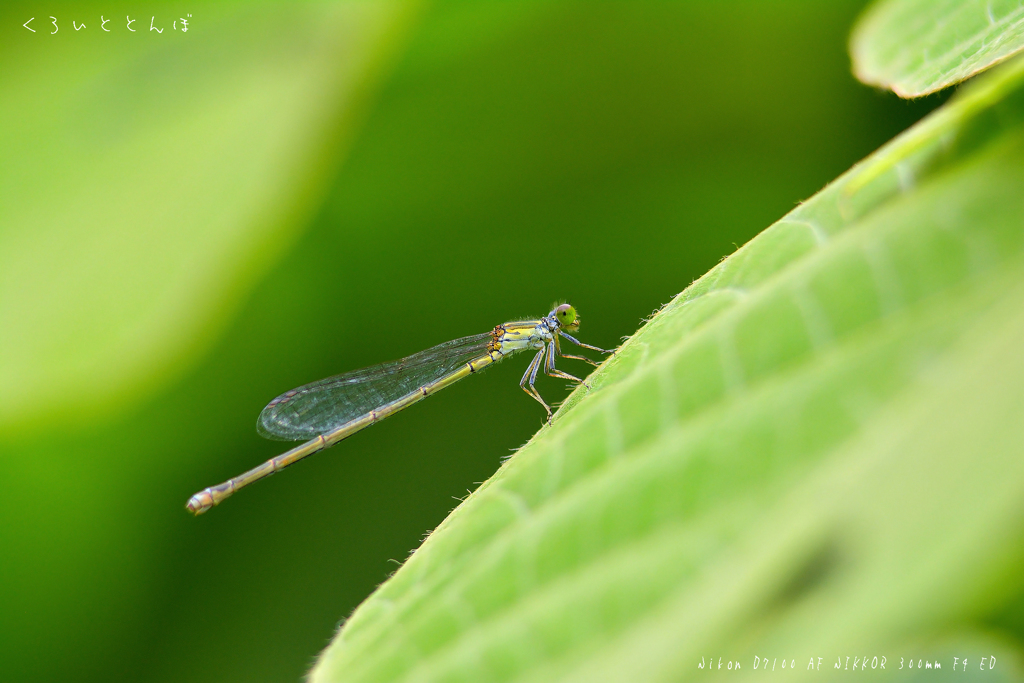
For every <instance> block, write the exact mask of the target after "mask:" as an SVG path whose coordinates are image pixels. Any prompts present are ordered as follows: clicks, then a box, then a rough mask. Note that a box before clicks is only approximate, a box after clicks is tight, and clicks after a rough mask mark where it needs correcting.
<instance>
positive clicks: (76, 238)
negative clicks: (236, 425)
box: [0, 2, 408, 433]
mask: <svg viewBox="0 0 1024 683" xmlns="http://www.w3.org/2000/svg"><path fill="white" fill-rule="evenodd" d="M406 6H407V5H403V4H399V3H390V2H378V3H363V2H345V3H326V2H317V3H302V4H300V5H295V4H293V3H278V4H277V5H269V6H268V5H265V4H261V5H260V6H259V7H252V6H247V5H240V4H231V5H219V6H213V5H209V6H207V7H204V9H205V10H206V11H205V12H203V13H200V14H197V15H196V16H194V17H192V18H191V20H190V22H191V28H190V30H189V31H188V32H187V34H186V33H183V32H182V31H180V30H177V29H175V28H174V27H175V26H177V28H181V23H180V21H179V22H178V23H177V24H172V23H171V22H172V19H173V18H172V17H170V15H165V16H164V17H154V18H153V21H154V23H155V25H156V26H157V27H159V26H161V25H163V24H166V26H164V28H163V33H156V32H153V31H150V30H149V24H150V23H151V22H150V18H149V17H146V18H145V19H142V18H139V19H137V20H136V24H135V28H136V32H135V33H130V32H128V30H127V29H126V28H125V25H124V21H123V20H121V19H118V20H117V21H116V22H114V20H111V22H114V23H111V24H109V25H108V26H106V27H105V28H106V30H107V31H109V33H104V32H102V31H101V30H100V29H101V27H100V24H99V21H98V20H97V21H96V23H95V24H94V25H92V26H87V28H86V30H83V31H82V32H81V33H76V32H75V31H74V30H72V28H71V25H70V24H71V16H69V13H65V14H62V16H61V18H60V20H59V22H60V23H58V27H59V29H58V32H57V33H56V34H53V35H50V34H49V32H48V31H45V30H43V29H44V28H45V27H46V26H47V23H46V21H41V20H42V19H43V18H42V17H40V18H38V19H37V21H36V25H37V27H38V28H39V30H38V31H37V32H36V33H31V32H29V31H27V30H19V31H18V32H16V33H14V34H13V36H14V37H13V40H11V41H8V42H7V44H5V45H4V46H3V48H2V50H3V54H2V58H3V63H4V69H2V70H0V91H2V92H3V93H4V97H3V98H2V100H0V149H3V150H4V163H3V164H2V165H0V358H2V359H3V362H2V363H0V429H3V430H4V431H6V432H8V433H9V432H10V431H11V430H12V429H14V428H25V427H27V426H29V425H38V424H47V425H52V424H53V423H55V422H60V423H62V424H65V425H66V424H68V420H69V419H73V420H78V421H90V420H92V419H94V418H95V417H96V414H97V413H101V412H104V411H110V410H111V409H113V408H115V407H117V406H123V405H124V404H126V403H127V402H129V401H130V400H131V399H138V398H139V397H140V396H142V395H146V394H148V393H151V392H152V391H154V390H155V389H156V388H157V387H158V386H160V385H162V384H163V383H166V382H167V381H168V380H169V379H170V378H172V377H175V376H177V375H178V374H180V372H182V371H183V370H184V369H185V368H186V367H187V366H188V365H189V364H190V363H192V362H194V361H195V359H197V358H198V357H200V356H201V354H202V352H203V351H204V350H205V349H206V348H208V347H209V345H210V344H211V343H213V341H214V340H215V339H216V337H217V334H218V332H219V331H220V330H221V329H222V328H223V327H224V326H225V325H226V324H228V323H229V321H230V320H231V312H232V311H233V310H234V308H235V307H236V306H237V304H238V303H239V301H240V300H241V299H242V298H243V297H244V296H245V294H246V292H247V291H248V290H249V289H250V288H251V287H252V286H253V285H254V283H256V282H257V281H258V280H259V278H260V276H261V275H262V274H263V273H264V272H265V271H266V269H267V268H268V267H269V266H270V265H272V264H273V263H274V262H275V261H276V259H277V258H278V256H279V255H280V254H281V253H282V251H283V250H284V249H285V248H286V247H287V246H288V245H289V244H291V242H292V241H293V239H294V238H295V237H296V235H297V233H298V231H299V230H300V229H301V228H302V227H303V225H305V224H306V223H307V222H308V218H309V214H310V212H311V211H312V210H313V209H314V208H315V207H316V206H317V205H318V201H319V200H320V198H321V195H322V194H323V192H324V191H325V187H326V183H327V182H329V180H330V178H331V175H332V172H333V171H334V170H335V166H336V163H335V159H337V158H338V156H339V154H338V150H339V147H341V146H343V145H344V144H345V141H346V140H347V139H348V137H349V134H350V132H351V131H352V128H353V126H354V125H355V124H356V122H357V121H358V118H359V115H360V111H361V110H362V108H363V104H364V102H365V100H366V99H367V95H368V94H369V93H370V92H371V91H372V86H373V84H374V82H375V81H376V80H377V79H378V77H379V74H380V72H381V66H382V62H383V60H384V59H385V58H386V56H387V54H388V52H389V50H390V49H391V47H392V43H393V42H394V40H395V37H396V34H397V32H398V30H399V29H400V28H401V26H402V24H403V20H404V18H405V15H407V14H408V12H407V10H406V9H405V8H406ZM93 9H95V10H96V11H95V16H97V17H99V16H100V14H101V13H102V11H103V10H102V8H93ZM78 10H79V11H81V14H82V15H83V16H92V12H91V11H89V10H87V9H82V8H78ZM108 14H109V12H108ZM5 16H6V19H5V22H7V20H10V22H14V19H13V18H11V17H12V16H14V13H13V12H12V13H11V14H9V15H5ZM26 16H28V15H26ZM190 16H191V15H190ZM22 21H23V20H18V22H17V24H20V23H22ZM10 22H7V23H10ZM89 23H92V20H91V19H90V20H89ZM40 24H42V25H40ZM62 24H64V25H63V26H62ZM111 27H113V28H111ZM19 29H20V27H19Z"/></svg>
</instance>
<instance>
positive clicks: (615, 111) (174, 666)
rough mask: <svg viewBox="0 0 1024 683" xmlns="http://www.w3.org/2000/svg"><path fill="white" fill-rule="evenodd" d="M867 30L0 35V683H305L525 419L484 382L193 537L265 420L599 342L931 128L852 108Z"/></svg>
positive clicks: (252, 16) (283, 15)
mask: <svg viewBox="0 0 1024 683" xmlns="http://www.w3.org/2000/svg"><path fill="white" fill-rule="evenodd" d="M864 4H865V3H863V2H860V1H856V0H834V1H831V2H827V3H824V2H818V1H817V0H775V1H764V2H753V1H749V2H748V1H737V2H710V1H703V2H702V1H693V2H684V1H679V2H660V1H643V2H636V1H630V2H605V3H598V4H594V3H582V2H553V1H545V2H540V1H531V2H522V1H520V2H508V3H470V2H443V1H442V2H434V3H415V4H414V3H398V2H393V3H383V2H348V3H304V4H301V5H293V4H291V3H277V4H275V3H259V4H251V3H249V4H231V3H215V4H214V3H208V2H195V3H191V4H189V3H163V4H158V5H155V6H148V5H147V6H145V7H143V6H141V5H138V6H135V5H131V3H129V4H124V3H121V4H118V5H117V6H113V5H101V4H86V3H74V4H68V5H56V6H55V7H49V6H47V7H42V6H41V5H38V4H33V3H17V4H13V5H5V6H4V8H3V9H2V10H0V128H2V132H0V162H2V163H0V459H2V463H0V492H2V494H3V500H4V503H3V505H0V669H2V670H3V676H2V678H3V679H4V680H18V681H56V680H63V681H67V680H75V681H93V680H97V681H98V680H133V681H180V680H185V679H186V678H195V677H200V676H201V677H203V678H204V679H208V680H233V681H282V680H298V679H300V678H301V677H302V675H303V673H304V672H305V671H306V670H307V669H308V667H309V666H310V664H311V663H312V661H313V658H314V657H315V656H316V654H317V653H318V652H319V651H320V650H321V649H322V648H323V647H324V646H325V645H326V644H327V642H328V640H329V639H330V637H331V636H332V635H333V633H334V631H335V629H336V627H337V625H338V623H339V621H340V620H342V619H343V618H344V617H345V616H346V615H348V614H349V613H350V612H351V611H352V610H353V609H354V608H355V607H356V605H358V604H359V602H360V601H361V600H362V599H364V598H365V597H366V596H367V595H368V594H369V593H370V592H371V591H373V589H374V587H375V586H376V585H378V584H379V583H380V582H381V581H383V580H384V579H385V578H386V577H387V575H388V574H389V572H391V571H393V570H394V569H395V567H396V565H395V564H394V561H395V560H401V559H402V558H404V557H405V556H406V555H407V554H408V552H409V551H411V550H412V549H413V548H415V547H416V546H417V545H418V543H419V542H420V540H421V539H422V537H423V535H424V534H425V533H427V532H428V531H429V530H430V529H432V528H433V527H435V526H436V525H437V524H438V523H439V522H440V521H441V520H442V519H443V518H444V517H445V515H446V513H447V512H448V511H449V510H450V509H451V508H452V507H453V506H454V505H455V504H456V501H455V500H454V499H453V498H455V497H459V496H463V495H465V493H466V491H467V490H469V489H472V488H474V487H475V485H476V483H477V482H480V481H483V480H484V479H486V478H487V477H488V476H489V475H490V474H491V473H493V472H494V470H495V469H496V468H497V466H498V465H499V463H500V460H501V458H502V457H504V456H506V455H508V454H509V453H510V452H511V451H512V449H515V448H516V447H517V446H519V445H520V444H522V443H523V442H525V441H526V439H527V438H528V437H529V436H530V434H532V433H533V432H534V431H535V430H536V429H537V428H538V427H539V426H540V425H541V421H542V418H543V411H542V410H541V409H540V408H539V406H537V405H536V404H535V403H534V402H533V401H531V400H530V399H529V398H527V397H526V396H525V395H523V394H522V392H521V391H520V389H519V387H518V386H517V384H518V380H519V377H520V375H521V373H522V371H523V369H524V367H525V359H520V360H519V362H517V361H516V360H512V361H509V362H506V363H503V364H502V365H501V366H497V367H496V368H494V369H491V370H489V371H488V372H487V373H485V374H484V375H482V376H480V377H474V378H473V379H472V380H471V381H467V382H463V383H460V384H458V385H456V386H455V387H453V388H451V389H449V390H448V391H446V392H444V393H443V394H441V395H439V396H437V397H435V398H432V399H431V400H429V401H426V402H424V403H422V404H419V405H417V406H415V407H414V408H412V409H410V410H408V411H405V412H403V413H402V414H401V415H400V416H398V417H397V418H396V419H393V420H388V421H386V422H384V423H382V424H380V425H378V426H375V427H374V428H373V429H371V430H368V431H365V432H362V433H360V434H358V435H357V436H355V437H353V438H352V439H350V440H348V441H346V442H345V443H344V444H342V445H340V446H338V447H336V448H334V449H332V450H330V451H327V452H326V453H323V454H319V455H317V456H315V457H314V458H313V459H311V460H308V461H306V462H304V463H302V464H301V465H298V466H296V467H294V468H292V469H290V470H289V471H288V472H287V473H286V474H282V475H280V476H276V477H273V478H271V479H270V480H267V481H265V482H262V483H260V484H258V485H256V486H254V487H253V488H251V489H248V490H246V491H245V492H244V493H241V494H239V495H238V496H237V497H235V498H232V499H231V500H230V501H229V502H227V503H226V504H225V505H223V506H221V507H219V508H217V509H215V510H214V511H212V512H211V513H210V514H208V515H205V516H203V517H200V518H198V519H194V518H192V517H190V516H188V515H187V514H186V513H185V512H184V510H183V505H184V503H185V501H186V499H187V498H188V497H189V496H190V495H191V494H192V493H193V492H194V491H196V490H198V489H200V488H203V487H205V486H208V485H211V484H215V483H218V482H220V481H223V480H224V479H226V478H227V477H230V476H233V475H236V474H238V473H240V472H242V471H243V470H245V469H248V468H249V467H251V466H254V465H255V464H257V463H259V462H261V461H262V460H264V459H266V458H268V457H270V456H272V455H275V454H277V453H279V452H281V451H282V450H283V449H284V448H286V447H287V446H286V445H284V444H279V443H272V442H267V441H264V440H262V439H260V438H259V437H258V436H257V435H256V432H255V429H254V424H255V419H256V416H257V415H258V414H259V411H260V409H261V408H262V407H263V405H264V404H265V403H266V402H267V401H268V400H269V399H271V398H273V397H274V396H276V395H277V394H279V393H281V392H283V391H285V390H287V389H289V388H292V387H294V386H298V385H300V384H303V383H306V382H308V381H312V380H315V379H319V378H321V377H324V376H328V375H331V374H336V373H338V372H343V371H346V370H350V369H355V368H359V367H362V366H365V365H369V364H372V363H377V362H381V361H385V360H390V359H393V358H397V357H400V356H403V355H406V354H409V353H412V352H415V351H418V350H421V349H423V348H426V347H428V346H430V345H433V344H436V343H440V342H442V341H446V340H448V339H451V338H454V337H458V336H462V335H467V334H473V333H477V332H481V331H486V330H488V329H490V328H491V327H493V326H494V325H495V324H496V323H498V322H502V321H504V320H507V319H512V318H517V317H524V316H530V317H534V316H538V315H541V314H543V313H546V312H547V311H548V310H549V308H550V306H551V304H552V303H553V302H554V301H556V300H566V299H567V300H570V301H572V302H573V303H574V304H575V305H576V306H577V308H578V309H579V310H580V311H581V315H582V319H583V326H582V329H581V332H580V337H582V338H583V339H584V340H586V341H588V342H590V343H593V344H596V345H599V346H604V347H612V346H614V345H615V344H616V343H617V340H619V339H620V338H621V337H622V336H624V335H628V334H630V333H632V332H633V331H635V330H636V328H637V326H638V325H639V324H640V323H641V321H642V319H643V318H644V317H645V316H647V315H649V314H650V313H651V312H652V311H653V310H654V309H655V308H657V307H658V306H660V305H661V304H663V303H665V302H667V301H668V300H669V299H670V298H671V296H673V295H674V294H675V293H677V292H679V291H681V290H682V289H683V288H684V287H685V286H686V285H687V284H689V283H690V282H691V281H692V280H693V279H694V278H696V277H698V276H699V275H701V274H702V273H704V272H705V271H706V270H707V269H708V268H709V267H711V266H713V265H714V264H715V263H717V262H718V260H719V259H721V258H722V257H723V256H726V255H727V254H729V253H731V252H732V251H733V250H735V248H736V246H737V245H740V244H743V243H744V242H745V241H747V240H748V239H750V238H751V237H753V236H754V235H755V234H757V233H758V232H759V231H760V230H761V229H763V228H764V227H766V226H767V225H768V224H769V223H771V222H772V221H773V220H775V219H777V218H778V217H779V216H781V215H782V214H783V213H785V212H786V211H788V210H789V209H790V208H791V207H792V206H794V204H795V203H796V202H799V201H800V200H801V199H803V198H806V197H809V196H810V195H811V194H813V193H814V192H815V191H817V190H818V189H820V188H821V187H822V186H823V185H824V184H825V183H827V182H828V181H829V180H831V179H832V178H834V177H835V176H837V175H838V174H839V173H841V172H842V171H844V170H845V169H846V168H848V167H849V166H850V165H851V164H853V163H854V162H856V161H857V160H858V159H859V158H861V157H863V156H865V155H866V154H868V153H869V152H871V151H872V150H874V149H875V148H876V147H878V146H879V145H880V144H881V143H883V142H885V141H886V140H888V139H889V138H891V137H892V136H893V135H895V134H896V133H898V132H899V131H901V130H903V129H905V128H906V127H907V126H909V125H910V124H911V123H913V122H914V121H916V120H918V119H919V118H921V117H922V116H923V115H924V114H926V113H927V112H928V111H930V110H931V109H933V108H934V107H935V106H937V105H938V104H940V103H941V102H942V101H943V100H944V96H942V95H939V96H934V97H930V98H926V99H924V100H920V101H916V102H910V103H908V102H904V101H899V100H897V99H896V98H895V96H893V95H890V94H883V93H880V92H876V91H873V90H871V89H869V88H866V87H864V86H862V85H859V84H858V83H857V82H856V81H855V80H854V79H853V78H852V77H851V76H850V73H849V59H848V57H847V53H846V44H847V36H848V33H849V29H850V27H851V25H852V23H853V21H854V19H855V17H856V16H857V14H858V13H859V12H860V11H861V10H862V9H863V6H864ZM107 12H109V13H110V15H111V16H112V15H114V14H116V15H117V16H118V17H120V15H121V14H125V13H126V12H127V15H128V16H129V17H130V16H133V15H134V14H136V13H137V14H138V15H139V19H138V21H139V22H140V23H137V24H136V25H135V26H134V27H135V28H137V29H141V30H140V31H138V32H136V33H135V34H132V33H129V32H128V31H126V30H122V26H123V25H124V23H125V22H124V20H120V19H118V20H117V21H118V22H119V23H118V24H114V23H111V24H109V25H108V28H112V29H117V30H115V31H111V33H110V34H109V35H107V34H104V33H100V32H99V31H98V30H96V29H97V28H98V27H99V20H98V19H95V17H98V16H99V15H101V14H104V15H105V13H107ZM51 13H52V14H53V15H56V16H57V21H58V26H60V29H59V30H58V32H57V33H56V34H54V35H52V36H51V35H49V34H48V33H47V32H46V31H47V29H48V28H50V25H49V23H48V20H49V16H50V14H51ZM188 14H191V15H192V16H191V19H190V22H191V25H190V26H191V28H190V31H189V32H188V33H187V35H186V34H179V33H174V32H173V31H176V30H177V29H176V28H175V29H173V30H169V27H168V26H167V24H170V23H171V22H172V21H174V20H175V18H180V17H185V16H186V15H188ZM31 16H36V17H37V18H36V19H35V21H34V22H33V23H32V24H30V26H32V27H34V28H36V29H38V30H37V32H36V33H31V32H29V31H27V30H26V29H24V28H23V27H22V24H23V22H24V21H25V20H26V19H28V18H29V17H31ZM151 16H153V17H154V18H155V19H156V24H154V25H155V26H157V27H159V26H161V25H163V26H164V31H165V32H164V33H157V32H154V31H149V30H148V27H149V25H150V22H149V21H147V19H149V18H150V17H151ZM73 20H74V21H76V22H77V23H83V22H84V23H86V25H87V28H86V29H83V30H80V31H75V30H74V28H73V26H72V24H71V22H72V21H73ZM161 22H163V23H161ZM50 30H52V29H50ZM577 371H579V372H585V368H577ZM540 389H541V391H542V392H543V393H544V395H545V396H547V397H549V398H550V399H551V400H558V399H559V398H560V397H562V396H564V395H565V386H564V382H561V381H553V380H548V379H546V378H545V379H542V380H541V381H540Z"/></svg>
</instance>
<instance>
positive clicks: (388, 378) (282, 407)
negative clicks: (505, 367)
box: [256, 332, 491, 441]
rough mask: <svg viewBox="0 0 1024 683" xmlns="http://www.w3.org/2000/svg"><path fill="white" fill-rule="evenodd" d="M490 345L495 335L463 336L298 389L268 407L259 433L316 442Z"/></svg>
mask: <svg viewBox="0 0 1024 683" xmlns="http://www.w3.org/2000/svg"><path fill="white" fill-rule="evenodd" d="M490 341H491V333H490V332H487V333H485V334H477V335H473V336H472V337H463V338H461V339H455V340H452V341H450V342H445V343H444V344H438V345H437V346H434V347H432V348H429V349H427V350H426V351H420V352H419V353H414V354H413V355H411V356H407V357H406V358H403V359H401V360H396V361H391V362H390V363H381V364H380V365H373V366H371V367H368V368H363V369H362V370H355V371H353V372H346V373H344V374H341V375H335V376H334V377H328V378H327V379H322V380H320V381H318V382H313V383H311V384H306V385H304V386H301V387H299V388H298V389H292V390H291V391H287V392H285V393H283V394H281V395H280V396H278V397H277V398H275V399H274V400H273V401H271V402H270V403H268V404H267V407H266V408H264V409H263V412H261V413H260V417H259V420H257V421H256V430H257V431H258V432H259V433H260V434H261V435H262V436H264V437H266V438H268V439H279V440H283V441H292V440H298V439H312V438H315V437H317V436H319V435H320V434H324V433H326V432H329V431H331V430H332V429H335V428H337V427H340V426H341V425H343V424H345V423H346V422H350V421H351V420H354V419H355V418H357V417H360V416H362V415H366V414H367V413H369V412H370V411H371V410H375V409H377V408H380V407H381V406H384V405H387V404H388V403H391V402H393V401H397V400H398V399H400V398H402V397H403V396H408V395H409V394H411V393H412V392H414V391H417V390H418V389H419V388H420V387H421V386H423V385H425V384H429V383H431V382H434V381H436V380H439V379H441V378H442V377H445V376H447V375H449V374H450V373H452V372H453V371H455V370H458V369H459V367H460V366H462V365H465V364H466V363H468V362H469V361H471V360H473V359H474V358H479V357H480V356H483V355H485V354H486V353H487V344H488V342H490Z"/></svg>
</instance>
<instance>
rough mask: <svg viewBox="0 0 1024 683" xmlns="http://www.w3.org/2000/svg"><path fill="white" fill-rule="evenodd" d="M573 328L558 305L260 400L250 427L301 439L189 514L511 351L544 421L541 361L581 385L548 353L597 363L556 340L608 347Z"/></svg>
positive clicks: (576, 322)
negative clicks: (521, 354)
mask: <svg viewBox="0 0 1024 683" xmlns="http://www.w3.org/2000/svg"><path fill="white" fill-rule="evenodd" d="M579 326H580V318H579V316H578V315H577V314H576V309H575V308H573V307H572V306H570V305H569V304H562V305H561V306H558V307H557V308H555V309H554V310H553V311H551V313H549V314H548V315H547V316H545V317H543V318H541V319H540V320H522V321H518V322H509V323H505V324H503V325H498V326H497V327H495V328H494V329H493V330H491V331H490V332H487V333H485V334H477V335H474V336H472V337H463V338H462V339H455V340H454V341H450V342H445V343H444V344H439V345H437V346H435V347H433V348H430V349H427V350H426V351H420V352H419V353H415V354H413V355H411V356H408V357H406V358H403V359H401V360H396V361H392V362H390V363H382V364H381V365H374V366H372V367H369V368H364V369H362V370H355V371H354V372H347V373H345V374H342V375H337V376H335V377H329V378H327V379H322V380H320V381H319V382H313V383H312V384H306V385H304V386H301V387H299V388H298V389H292V390H291V391H287V392H285V393H283V394H281V395H280V396H278V397H277V398H275V399H274V400H273V401H271V402H270V403H269V404H267V407H266V408H264V409H263V412H261V413H260V417H259V420H257V422H256V429H257V431H259V433H260V434H261V435H262V436H265V437H267V438H269V439H280V440H285V441H298V440H299V439H309V440H308V441H306V443H304V444H302V445H301V446H297V447H296V448H293V449H292V450H290V451H288V452H287V453H283V454H281V455H279V456H277V457H276V458H271V459H270V460H268V461H266V462H265V463H263V464H262V465H260V466H259V467H255V468H253V469H251V470H249V471H248V472H246V473H245V474H242V475H239V476H237V477H235V478H234V479H229V480H227V481H226V482H224V483H223V484H219V485H217V486H211V487H210V488H207V489H203V490H202V491H200V492H199V493H197V494H196V495H194V496H192V498H190V499H189V501H188V505H186V508H187V509H188V510H189V511H190V512H192V513H193V514H196V515H199V514H202V513H204V512H206V511H207V510H209V509H210V508H212V507H213V506H214V505H218V504H219V503H220V502H221V501H223V500H224V499H225V498H227V497H228V496H230V495H231V494H232V493H234V492H235V491H237V490H238V489H240V488H242V487H243V486H248V485H249V484H251V483H253V482H255V481H259V480H260V479H262V478H264V477H266V476H269V475H271V474H273V473H275V472H279V471H281V470H282V469H284V468H285V467H287V466H288V465H291V464H293V463H296V462H298V461H299V460H301V459H303V458H305V457H306V456H307V455H312V454H313V453H316V452H317V451H320V450H323V449H325V448H328V447H330V446H333V445H334V444H336V443H338V442H339V441H341V440H342V439H344V438H347V437H349V436H351V435H352V434H355V433H356V432H358V431H359V430H360V429H363V428H364V427H369V426H370V425H372V424H373V423H375V422H380V421H381V420H383V419H384V418H386V417H390V416H391V415H394V414H395V413H397V412H398V411H399V410H402V409H403V408H407V407H409V406H411V405H412V404H413V403H416V402H417V401H419V400H421V399H423V398H426V397H427V396H429V395H431V394H433V393H434V392H437V391H440V390H441V389H444V388H445V387H447V386H449V385H451V384H454V383H455V382H458V381H459V380H460V379H462V378H463V377H467V376H469V375H471V374H473V373H474V372H479V371H480V370H483V369H484V368H486V367H487V366H488V365H490V364H492V363H497V362H498V361H500V360H501V359H502V358H504V357H505V356H508V355H511V354H513V353H516V352H518V351H526V350H531V349H532V350H534V351H536V352H537V354H536V355H535V356H534V357H533V360H532V361H531V362H530V365H529V367H527V368H526V373H525V374H524V375H523V378H522V379H521V380H520V381H519V386H520V387H522V388H523V390H524V391H525V392H526V393H528V394H530V396H532V397H533V398H535V399H537V401H538V402H540V404H541V405H542V406H544V410H546V411H547V413H548V420H549V421H550V420H551V415H552V414H551V407H550V406H549V405H548V404H547V403H545V402H544V399H543V398H541V396H540V394H539V393H538V392H537V389H536V388H535V387H534V382H535V381H536V379H537V373H538V372H539V371H540V369H541V367H542V366H543V368H544V373H545V374H547V375H550V376H552V377H560V378H562V379H567V380H572V381H573V382H579V383H581V384H584V385H586V382H584V381H583V380H582V379H580V378H579V377H574V376H573V375H570V374H569V373H567V372H563V371H561V370H559V369H558V368H556V367H555V358H556V357H558V356H561V357H562V358H574V359H576V360H582V361H586V362H587V363H590V364H591V365H597V363H596V362H595V361H593V360H591V359H589V358H586V357H584V356H572V355H569V354H565V353H562V349H561V346H560V345H559V339H561V338H564V339H565V340H567V341H570V342H572V343H573V344H576V345H577V346H581V347H583V348H586V349H592V350H594V351H600V352H601V353H613V352H612V351H605V350H604V349H599V348H597V347H596V346H590V345H589V344H584V343H582V342H580V341H578V340H576V339H575V338H573V337H572V336H570V335H569V334H568V333H569V332H575V331H576V330H577V329H579ZM588 386H589V385H588Z"/></svg>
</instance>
